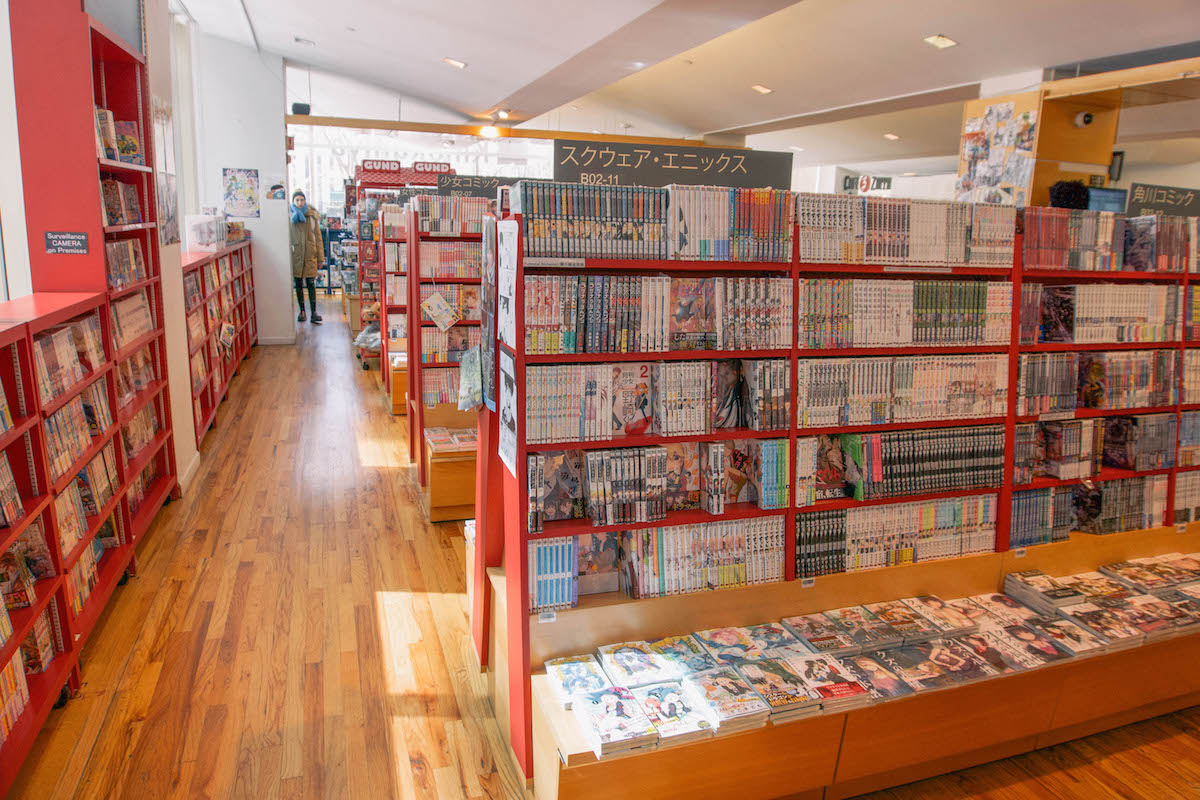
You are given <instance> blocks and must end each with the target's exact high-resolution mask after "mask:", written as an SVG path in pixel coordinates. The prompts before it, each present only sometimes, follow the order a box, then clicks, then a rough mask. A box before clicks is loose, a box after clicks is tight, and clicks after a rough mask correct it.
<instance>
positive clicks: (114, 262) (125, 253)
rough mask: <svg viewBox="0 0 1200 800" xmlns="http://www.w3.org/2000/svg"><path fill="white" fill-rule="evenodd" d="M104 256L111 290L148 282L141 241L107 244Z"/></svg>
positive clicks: (133, 240)
mask: <svg viewBox="0 0 1200 800" xmlns="http://www.w3.org/2000/svg"><path fill="white" fill-rule="evenodd" d="M104 256H105V259H104V260H105V265H106V266H107V268H108V288H109V289H124V288H125V287H126V286H131V285H133V284H135V283H137V282H139V281H144V280H146V277H147V276H146V261H145V259H144V258H143V256H142V242H141V240H140V239H136V238H135V239H117V240H116V241H112V242H105V243H104ZM192 275H194V273H189V277H192ZM193 282H194V280H193ZM185 284H186V280H185ZM198 289H199V287H196V290H197V291H198ZM189 297H190V293H189ZM191 305H192V304H191V303H190V302H189V303H188V306H189V307H191Z"/></svg>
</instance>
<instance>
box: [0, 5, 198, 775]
mask: <svg viewBox="0 0 1200 800" xmlns="http://www.w3.org/2000/svg"><path fill="white" fill-rule="evenodd" d="M15 11H16V13H14V14H12V15H11V24H12V31H13V41H14V43H15V44H16V45H17V46H16V47H14V50H13V67H14V77H15V84H16V89H17V107H18V114H17V122H18V128H19V134H20V141H21V158H22V177H23V180H24V182H25V188H26V191H25V197H26V225H27V228H28V233H29V236H30V238H31V240H37V241H39V242H40V241H41V240H42V239H43V238H45V240H46V243H47V246H46V247H43V248H31V252H30V261H31V275H32V278H33V290H34V293H33V294H31V295H28V296H26V297H22V298H19V299H17V300H11V301H8V302H5V303H0V321H2V322H0V328H2V329H3V344H2V345H0V349H2V350H3V353H0V362H2V363H0V383H2V384H3V390H4V395H5V398H4V399H5V401H6V403H7V406H8V412H7V414H0V417H7V418H8V419H4V420H0V422H3V423H6V424H0V428H4V429H5V432H4V433H2V434H0V448H3V453H4V455H5V458H6V460H7V462H8V463H7V470H6V469H5V468H4V465H2V464H0V484H3V485H5V486H7V487H15V490H13V491H10V490H8V489H5V490H3V493H4V501H3V508H4V515H5V519H6V520H7V522H8V524H7V525H5V526H4V527H2V528H0V545H2V547H0V559H3V560H4V567H3V568H0V571H2V572H4V593H5V601H6V603H5V604H6V605H7V606H8V613H7V615H6V619H8V620H10V621H11V623H12V625H11V629H12V630H11V633H8V635H6V636H3V637H0V638H2V639H3V643H2V644H0V659H3V664H0V670H3V671H4V674H5V677H6V679H5V680H4V681H0V691H2V692H3V693H4V698H3V702H2V703H0V705H3V707H4V708H5V709H6V711H7V714H6V716H5V718H4V724H3V725H0V732H2V733H3V734H5V736H4V737H0V740H2V741H3V744H2V745H0V792H3V791H5V790H7V788H8V787H9V785H10V784H11V782H12V780H13V778H14V776H15V774H16V771H17V770H18V769H19V768H20V765H21V762H22V760H23V759H24V758H25V756H26V754H27V753H28V751H29V748H30V747H31V746H32V744H33V741H34V738H35V737H36V735H37V733H38V730H39V728H40V726H41V724H42V723H43V722H44V721H45V719H46V717H47V715H48V714H49V712H50V709H51V708H52V707H53V705H54V704H55V703H56V702H58V701H59V699H60V693H61V692H62V691H63V690H64V689H65V690H66V691H67V692H73V691H74V690H76V689H78V687H79V682H80V669H81V667H80V653H81V650H82V648H83V647H84V645H85V644H86V643H87V641H88V637H89V636H90V634H91V632H92V630H93V628H94V627H95V625H96V622H97V620H98V618H99V617H100V615H101V614H102V612H103V610H104V607H105V605H106V604H107V602H108V600H109V597H110V596H111V595H112V593H113V592H114V590H115V588H116V587H117V585H118V584H119V583H120V582H121V581H122V580H123V578H124V577H125V576H126V575H127V574H132V573H135V572H136V564H137V561H136V556H135V548H136V546H137V544H138V543H139V542H140V541H141V539H142V537H144V536H145V535H146V532H147V531H148V530H149V528H150V527H151V524H152V522H153V521H154V518H155V516H156V515H157V513H158V511H159V509H160V508H161V507H162V505H163V504H164V503H165V502H166V501H167V499H168V498H169V497H171V496H178V491H179V490H178V484H177V479H176V473H175V452H174V440H173V422H172V415H171V402H170V389H169V388H168V375H167V359H166V349H165V347H166V344H165V336H164V327H163V300H162V284H161V263H160V260H159V247H158V232H157V224H156V222H157V205H156V202H155V184H154V172H153V169H152V167H151V166H149V165H152V164H154V163H155V162H154V157H153V156H154V151H153V142H152V141H151V137H150V135H149V133H150V130H151V125H150V119H151V117H150V89H149V83H148V77H147V67H146V58H145V56H144V55H143V54H142V52H141V50H140V49H139V48H138V47H135V46H133V45H132V44H130V43H129V42H125V41H123V40H121V39H120V38H119V37H117V36H116V35H114V34H113V33H112V32H111V31H109V30H108V29H107V28H106V27H105V26H104V25H103V24H101V23H99V22H98V21H96V20H95V19H94V18H92V17H91V16H90V15H88V14H87V13H85V12H83V11H82V10H81V9H80V7H79V4H78V3H75V4H73V5H72V4H71V3H70V2H69V1H64V2H58V1H57V0H51V1H50V2H47V3H41V4H34V5H23V6H21V7H20V8H19V9H15ZM47 41H53V42H56V57H55V69H54V70H46V69H45V50H44V47H45V42H47ZM59 48H60V49H61V52H58V49H59ZM46 97H54V98H55V102H54V103H53V104H47V103H45V102H44V98H46ZM64 115H65V116H64ZM47 186H53V187H55V191H46V190H45V187H47ZM55 231H57V232H62V231H66V232H68V233H65V234H61V233H60V234H52V233H51V232H55ZM59 237H61V238H59ZM52 239H54V240H55V241H53V242H52ZM6 627H7V626H4V625H3V624H0V630H4V629H5V628H6ZM18 676H20V677H18ZM21 678H23V680H22V679H21ZM17 698H19V699H17Z"/></svg>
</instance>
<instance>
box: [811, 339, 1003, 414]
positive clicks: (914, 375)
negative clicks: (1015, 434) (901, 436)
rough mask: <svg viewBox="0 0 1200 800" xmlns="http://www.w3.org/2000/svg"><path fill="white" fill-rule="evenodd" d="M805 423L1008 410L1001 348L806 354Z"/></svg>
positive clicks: (996, 412)
mask: <svg viewBox="0 0 1200 800" xmlns="http://www.w3.org/2000/svg"><path fill="white" fill-rule="evenodd" d="M797 365H798V366H797V375H796V391H797V393H798V394H797V399H796V401H797V410H796V415H797V421H798V424H799V426H800V427H801V428H823V427H831V426H841V425H884V424H887V423H892V422H923V421H926V420H946V419H972V418H974V419H980V418H986V417H998V416H1003V415H1004V414H1005V412H1006V411H1007V408H1008V358H1007V356H1005V355H1003V354H984V355H972V356H961V355H936V356H884V357H872V358H822V359H801V360H800V361H798V362H797Z"/></svg>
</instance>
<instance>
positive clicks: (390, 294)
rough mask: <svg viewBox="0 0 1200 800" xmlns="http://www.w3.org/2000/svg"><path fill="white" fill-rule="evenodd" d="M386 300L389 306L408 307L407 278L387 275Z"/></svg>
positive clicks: (405, 276)
mask: <svg viewBox="0 0 1200 800" xmlns="http://www.w3.org/2000/svg"><path fill="white" fill-rule="evenodd" d="M385 277H386V280H387V287H386V289H387V298H388V305H389V306H407V305H408V276H407V275H390V274H389V275H387V276H385Z"/></svg>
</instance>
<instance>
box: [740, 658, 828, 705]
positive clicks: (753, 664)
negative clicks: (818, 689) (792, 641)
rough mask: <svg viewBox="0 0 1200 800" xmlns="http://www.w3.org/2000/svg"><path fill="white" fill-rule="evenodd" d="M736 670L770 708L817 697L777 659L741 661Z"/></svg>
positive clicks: (800, 702) (807, 701)
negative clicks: (811, 694) (810, 694)
mask: <svg viewBox="0 0 1200 800" xmlns="http://www.w3.org/2000/svg"><path fill="white" fill-rule="evenodd" d="M737 670H738V672H740V673H741V675H742V678H743V679H745V681H746V683H748V684H750V688H752V689H754V691H756V692H758V696H759V697H761V698H762V699H763V700H764V701H765V702H766V704H767V705H769V706H770V707H771V708H772V709H778V708H788V707H789V706H794V705H797V704H803V703H811V701H813V700H816V699H818V698H816V697H811V696H809V693H808V687H807V686H805V685H804V681H803V680H801V679H800V676H799V675H797V674H796V673H795V672H793V671H792V669H791V668H790V667H789V666H788V665H787V664H786V663H784V662H783V661H780V660H778V659H774V658H761V659H759V660H757V661H743V662H742V663H740V664H738V666H737Z"/></svg>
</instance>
